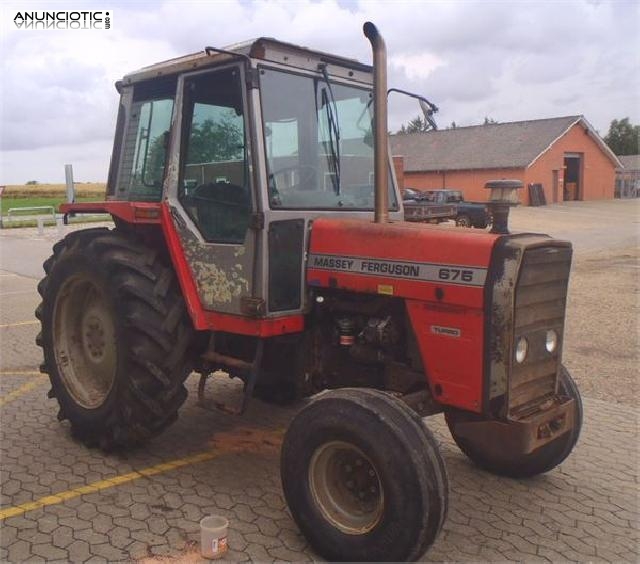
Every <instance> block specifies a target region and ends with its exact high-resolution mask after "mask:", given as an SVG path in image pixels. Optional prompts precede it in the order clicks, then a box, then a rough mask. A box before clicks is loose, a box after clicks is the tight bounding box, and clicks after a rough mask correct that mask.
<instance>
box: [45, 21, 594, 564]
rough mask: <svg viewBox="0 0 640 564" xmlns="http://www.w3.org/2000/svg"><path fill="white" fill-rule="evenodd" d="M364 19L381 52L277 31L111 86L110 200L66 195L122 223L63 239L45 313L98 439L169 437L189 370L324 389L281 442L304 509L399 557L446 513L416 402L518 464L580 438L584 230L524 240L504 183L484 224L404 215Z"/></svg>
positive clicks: (284, 396)
mask: <svg viewBox="0 0 640 564" xmlns="http://www.w3.org/2000/svg"><path fill="white" fill-rule="evenodd" d="M364 33H365V35H366V36H367V38H368V39H369V40H370V41H371V44H372V47H373V55H374V57H373V58H374V66H373V67H370V66H367V65H364V64H361V63H359V62H357V61H354V60H350V59H346V58H342V57H337V56H334V55H329V54H326V53H320V52H316V51H311V50H308V49H305V48H301V47H298V46H295V45H290V44H286V43H282V42H279V41H275V40H273V39H264V38H263V39H258V40H256V41H252V42H248V43H244V44H239V45H236V46H234V47H230V48H229V49H227V50H223V49H216V48H211V47H207V48H206V49H205V51H204V52H201V53H197V54H194V55H189V56H185V57H181V58H178V59H173V60H170V61H166V62H163V63H159V64H156V65H153V66H151V67H148V68H144V69H142V70H140V71H137V72H134V73H132V74H129V75H127V76H125V77H124V78H123V79H122V80H121V81H119V82H118V83H117V84H116V87H117V89H118V92H119V93H120V107H119V112H118V118H117V127H116V134H115V142H114V148H113V155H112V160H111V166H110V171H109V179H108V184H107V197H106V201H104V202H100V203H80V204H65V205H63V206H62V211H63V212H65V213H83V212H89V213H94V212H106V213H109V214H111V216H112V217H113V220H114V222H115V229H111V230H108V229H86V230H81V231H76V232H74V233H71V234H69V235H68V236H66V237H65V238H64V239H63V240H62V241H60V242H58V243H57V244H56V245H55V246H54V249H53V255H52V256H51V258H49V259H48V260H47V261H46V262H45V263H44V270H45V273H46V275H45V277H44V279H43V280H42V281H41V282H40V285H39V288H38V289H39V292H40V294H41V295H42V303H41V305H40V306H39V307H38V309H37V311H36V315H37V317H38V319H40V321H41V323H42V331H41V333H40V335H39V336H38V344H39V345H40V346H42V347H43V349H44V364H43V371H45V372H46V373H48V374H49V377H50V379H51V384H52V389H51V392H50V396H51V397H55V398H56V399H57V401H58V403H59V407H60V413H59V417H60V419H68V420H69V421H70V423H71V429H72V432H73V434H74V435H75V436H76V437H77V438H78V439H79V440H81V441H82V442H84V443H85V444H87V445H96V446H100V447H102V448H104V449H113V448H122V447H126V446H129V445H134V444H137V443H140V442H142V441H145V440H147V439H149V438H150V437H152V436H154V435H157V434H158V433H160V432H161V431H162V430H163V429H165V428H166V427H167V426H168V425H170V424H171V423H172V422H173V421H174V420H175V419H176V417H177V414H178V410H179V408H180V406H181V405H182V404H183V402H184V401H185V398H186V396H187V391H186V388H185V385H184V383H185V379H186V378H187V377H188V376H189V374H190V373H192V372H193V371H194V370H195V371H197V372H199V373H200V374H201V375H202V376H201V377H202V380H201V384H202V386H204V381H205V379H206V377H207V375H209V374H210V373H212V372H213V371H215V370H220V369H221V370H223V371H225V372H227V373H228V374H229V375H231V376H233V377H239V378H241V379H242V381H243V382H244V396H243V399H242V402H241V407H239V408H237V409H236V411H238V412H240V411H243V410H244V408H245V407H246V404H247V401H248V400H249V398H251V397H253V396H258V397H260V398H262V399H264V400H266V401H271V402H288V401H294V400H296V399H299V398H302V397H306V396H312V395H313V396H314V398H313V399H311V400H310V401H308V402H307V403H306V404H305V405H304V407H303V408H302V409H301V410H300V411H299V413H298V414H297V415H296V417H295V418H294V419H293V421H292V423H291V425H290V427H289V429H288V431H287V433H286V435H285V438H284V443H283V447H282V459H281V474H282V485H283V489H284V493H285V497H286V499H287V502H288V505H289V508H290V510H291V513H292V515H293V517H294V519H295V521H296V522H297V524H298V525H299V527H300V529H301V530H302V531H303V533H304V534H305V535H306V537H307V538H308V539H309V541H310V543H311V544H312V545H313V547H314V548H315V549H316V550H317V551H318V552H319V553H320V554H322V555H323V556H324V557H325V558H328V559H330V560H369V561H379V560H396V561H398V560H408V559H417V558H420V557H421V556H422V554H423V553H424V552H425V551H426V550H427V549H428V547H429V546H430V545H431V544H432V543H433V542H434V540H435V539H436V536H437V535H438V532H439V531H440V529H441V527H442V524H443V522H444V520H445V517H446V514H447V499H448V483H447V472H446V469H445V464H444V462H443V459H442V457H441V455H440V453H439V450H438V445H437V442H436V441H435V439H434V437H433V435H432V434H431V433H430V431H429V430H428V428H427V426H426V424H425V419H424V417H425V416H427V415H432V414H435V413H441V412H444V414H445V417H446V421H447V424H448V426H449V428H450V430H451V433H452V435H453V438H454V439H455V441H456V443H457V444H458V445H459V447H460V448H461V449H462V451H463V452H464V453H465V454H466V455H468V456H469V457H470V458H471V459H472V460H473V461H474V462H476V463H477V464H478V465H480V466H481V467H483V468H485V469H487V470H489V471H492V472H495V473H498V474H503V475H507V476H512V477H527V476H533V475H535V474H539V473H542V472H546V471H548V470H551V469H552V468H554V467H555V466H556V465H558V464H559V463H560V462H562V461H563V460H564V459H565V458H566V456H567V455H568V454H569V453H570V452H571V450H572V448H573V447H574V445H575V443H576V441H577V439H578V434H579V432H580V426H581V421H582V407H581V402H580V395H579V392H578V390H577V388H576V386H575V384H574V382H573V380H572V379H571V377H570V376H569V374H568V372H567V371H566V370H565V369H564V368H563V366H562V364H561V352H562V345H563V328H564V317H565V308H566V297H567V283H568V279H569V270H570V263H571V246H570V244H569V243H566V242H562V241H557V240H554V239H552V238H550V237H548V236H545V235H535V234H519V235H512V234H509V233H508V231H507V229H506V213H508V207H507V204H508V198H506V199H505V198H501V199H499V201H498V202H496V205H495V206H494V208H495V209H494V212H493V216H494V228H493V230H492V232H491V233H488V232H475V233H470V232H469V231H468V230H464V229H457V228H448V229H447V228H440V227H437V226H433V225H424V224H413V223H406V222H404V221H402V215H403V214H402V212H403V209H402V200H401V198H400V196H399V191H398V189H397V186H396V182H395V177H394V173H393V169H392V167H391V166H390V165H389V158H388V143H387V111H386V109H387V100H386V99H387V86H386V51H385V45H384V41H383V39H382V37H381V36H380V35H379V34H378V31H377V29H376V28H375V26H374V25H372V24H370V23H367V24H365V26H364ZM418 98H419V97H418ZM421 104H422V106H423V108H426V111H427V116H429V114H430V113H431V112H433V110H434V107H433V106H430V105H429V103H428V102H427V101H426V100H424V99H421ZM512 188H513V186H511V185H510V184H509V183H508V182H507V183H504V182H503V183H500V182H498V183H497V184H496V185H495V186H494V190H495V191H496V193H498V192H504V194H505V195H509V194H511V196H513V193H515V192H513V191H512V190H511V189H512ZM372 214H373V218H372V217H371V216H372ZM372 219H373V221H372ZM202 386H201V390H202Z"/></svg>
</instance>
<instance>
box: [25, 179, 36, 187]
mask: <svg viewBox="0 0 640 564" xmlns="http://www.w3.org/2000/svg"><path fill="white" fill-rule="evenodd" d="M37 183H38V181H37V180H27V186H33V185H34V184H37Z"/></svg>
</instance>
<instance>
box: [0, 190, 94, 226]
mask: <svg viewBox="0 0 640 564" xmlns="http://www.w3.org/2000/svg"><path fill="white" fill-rule="evenodd" d="M75 188H76V202H96V201H100V200H104V194H105V189H106V186H105V185H104V184H99V183H86V184H76V186H75ZM66 201H67V188H66V186H65V185H64V184H28V185H27V184H22V185H10V186H6V187H5V189H4V192H3V194H2V199H1V203H0V215H1V216H2V217H4V218H6V217H7V212H8V211H9V210H10V209H11V208H31V207H40V206H53V208H54V211H55V212H57V211H58V206H59V205H60V204H62V203H64V202H66ZM25 214H28V212H25ZM33 215H44V214H41V213H38V212H36V213H34V214H33ZM49 217H51V216H49ZM85 219H86V217H85ZM50 221H52V220H49V221H48V222H50ZM3 224H4V226H5V227H28V226H31V225H32V224H35V219H31V220H25V221H21V220H20V219H18V218H16V219H14V220H13V221H11V222H10V223H9V222H7V221H3Z"/></svg>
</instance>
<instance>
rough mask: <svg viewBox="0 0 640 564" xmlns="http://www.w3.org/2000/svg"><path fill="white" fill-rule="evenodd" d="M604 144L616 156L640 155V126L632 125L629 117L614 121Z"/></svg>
mask: <svg viewBox="0 0 640 564" xmlns="http://www.w3.org/2000/svg"><path fill="white" fill-rule="evenodd" d="M604 142H605V143H606V144H607V145H609V148H610V149H611V150H612V151H613V152H614V153H615V154H616V155H639V154H640V125H632V124H631V122H630V121H629V118H628V117H626V118H623V119H620V120H617V119H614V120H613V121H612V122H611V125H610V126H609V133H607V135H606V136H605V138H604Z"/></svg>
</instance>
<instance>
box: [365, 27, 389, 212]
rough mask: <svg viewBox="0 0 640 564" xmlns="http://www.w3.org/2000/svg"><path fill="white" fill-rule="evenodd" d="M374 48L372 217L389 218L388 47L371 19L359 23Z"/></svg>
mask: <svg viewBox="0 0 640 564" xmlns="http://www.w3.org/2000/svg"><path fill="white" fill-rule="evenodd" d="M362 31H363V32H364V35H365V37H366V38H367V39H368V40H369V41H370V42H371V49H372V51H373V113H374V122H373V151H374V163H375V164H374V169H373V171H374V172H373V178H374V182H375V200H374V202H375V203H374V218H373V220H374V221H375V222H376V223H387V222H388V221H389V144H388V141H387V47H386V45H385V43H384V39H383V38H382V35H380V32H378V28H377V27H376V26H375V25H373V24H372V23H371V22H365V24H364V26H362Z"/></svg>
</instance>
